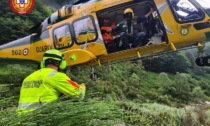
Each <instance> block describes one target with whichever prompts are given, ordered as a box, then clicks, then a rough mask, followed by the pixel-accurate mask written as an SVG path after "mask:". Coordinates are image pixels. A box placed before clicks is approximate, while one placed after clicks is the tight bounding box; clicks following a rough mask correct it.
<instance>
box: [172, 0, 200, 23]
mask: <svg viewBox="0 0 210 126" xmlns="http://www.w3.org/2000/svg"><path fill="white" fill-rule="evenodd" d="M170 3H171V6H172V8H173V11H174V13H175V17H176V19H177V20H178V21H179V22H192V21H198V20H201V19H203V17H204V15H203V13H202V12H201V11H200V10H199V9H198V8H197V7H196V6H194V5H193V3H191V2H190V1H189V0H170Z"/></svg>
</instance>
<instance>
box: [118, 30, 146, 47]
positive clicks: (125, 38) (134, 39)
mask: <svg viewBox="0 0 210 126" xmlns="http://www.w3.org/2000/svg"><path fill="white" fill-rule="evenodd" d="M144 37H145V33H144V32H138V33H136V34H134V35H128V34H127V33H126V32H122V33H121V34H120V40H121V41H122V47H123V48H124V49H128V48H130V45H129V44H130V43H131V44H132V46H131V47H132V48H135V47H137V46H141V45H142V44H143V43H142V40H143V39H144Z"/></svg>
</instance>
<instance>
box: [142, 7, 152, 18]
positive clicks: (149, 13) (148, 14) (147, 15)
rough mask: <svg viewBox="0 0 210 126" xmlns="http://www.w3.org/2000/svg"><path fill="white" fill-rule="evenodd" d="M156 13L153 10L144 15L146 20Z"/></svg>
mask: <svg viewBox="0 0 210 126" xmlns="http://www.w3.org/2000/svg"><path fill="white" fill-rule="evenodd" d="M153 11H154V8H151V9H150V11H149V12H148V13H147V14H145V15H144V17H145V18H148V17H149V16H150V15H151V14H152V13H153Z"/></svg>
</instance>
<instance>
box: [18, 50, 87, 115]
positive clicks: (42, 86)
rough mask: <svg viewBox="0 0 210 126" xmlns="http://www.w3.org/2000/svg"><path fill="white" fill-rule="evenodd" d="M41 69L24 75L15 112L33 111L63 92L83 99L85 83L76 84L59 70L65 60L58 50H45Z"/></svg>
mask: <svg viewBox="0 0 210 126" xmlns="http://www.w3.org/2000/svg"><path fill="white" fill-rule="evenodd" d="M40 66H41V69H39V70H37V71H35V72H33V73H32V74H30V75H29V76H28V77H26V78H25V79H24V81H23V83H22V86H21V90H20V98H19V105H18V109H17V113H18V114H19V115H20V114H22V113H27V112H29V111H33V110H35V109H37V108H39V107H41V106H43V105H46V104H48V103H50V102H53V101H57V100H58V99H59V96H60V95H62V94H64V95H66V96H68V97H70V98H73V99H77V100H83V99H84V96H85V92H86V86H85V84H81V85H79V84H77V83H76V82H74V81H72V80H71V79H70V78H69V77H68V76H67V75H66V74H65V73H62V72H59V70H62V69H65V68H66V61H65V59H64V56H63V55H62V53H61V52H60V51H59V50H55V49H51V50H48V51H46V52H45V54H44V56H43V59H42V62H41V64H40Z"/></svg>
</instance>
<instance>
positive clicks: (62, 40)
mask: <svg viewBox="0 0 210 126" xmlns="http://www.w3.org/2000/svg"><path fill="white" fill-rule="evenodd" d="M53 36H54V45H55V48H56V49H62V48H66V47H70V46H71V45H72V44H73V43H72V37H71V32H70V27H69V25H68V24H65V25H62V26H59V27H57V28H55V29H54V30H53Z"/></svg>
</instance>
